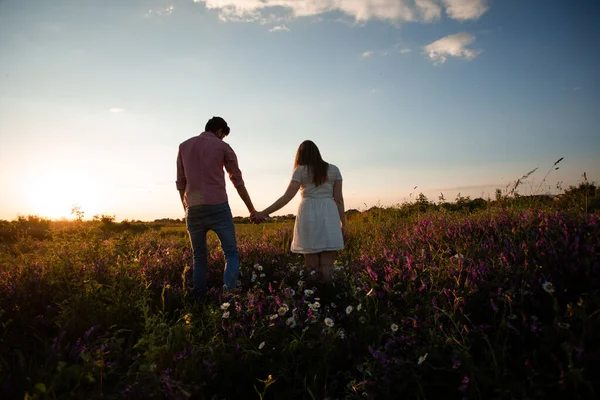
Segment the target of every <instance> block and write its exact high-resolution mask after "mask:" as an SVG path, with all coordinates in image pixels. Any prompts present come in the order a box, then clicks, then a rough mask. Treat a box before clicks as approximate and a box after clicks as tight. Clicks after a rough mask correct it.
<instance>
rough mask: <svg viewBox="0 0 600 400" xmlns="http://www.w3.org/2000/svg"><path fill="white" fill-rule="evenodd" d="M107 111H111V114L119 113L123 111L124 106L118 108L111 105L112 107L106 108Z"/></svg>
mask: <svg viewBox="0 0 600 400" xmlns="http://www.w3.org/2000/svg"><path fill="white" fill-rule="evenodd" d="M108 111H109V112H111V113H113V114H119V113H122V112H124V111H125V109H124V108H118V107H113V108H109V109H108Z"/></svg>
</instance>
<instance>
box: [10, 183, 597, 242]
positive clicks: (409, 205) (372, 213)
mask: <svg viewBox="0 0 600 400" xmlns="http://www.w3.org/2000/svg"><path fill="white" fill-rule="evenodd" d="M539 205H548V206H553V207H557V208H562V209H569V210H575V211H577V212H583V213H591V212H598V211H600V189H599V188H598V187H597V186H596V184H595V183H594V182H589V181H587V179H586V180H585V181H584V182H582V183H580V184H579V185H577V186H569V188H568V189H566V190H564V192H563V193H562V194H559V195H543V194H540V195H528V196H523V195H519V194H518V193H511V194H510V195H507V194H503V192H502V191H501V190H500V189H497V190H496V194H495V198H494V199H491V198H488V199H483V198H481V197H478V198H475V199H471V198H470V197H469V196H466V197H465V196H462V195H461V194H460V193H459V194H458V195H457V196H456V198H455V199H454V201H453V202H448V201H447V200H446V199H445V198H444V195H443V194H440V196H439V197H438V202H433V201H431V200H429V199H428V198H427V196H425V195H424V194H423V193H419V194H418V195H417V197H416V198H415V200H414V201H412V202H405V203H403V204H397V205H395V206H392V207H387V208H386V210H389V209H393V212H395V213H397V214H399V215H400V216H403V215H405V216H410V215H414V214H424V213H427V212H431V211H440V210H441V211H444V212H459V213H472V212H476V211H478V210H482V209H486V208H489V207H511V208H526V207H532V206H539ZM383 210H384V208H382V207H378V206H375V207H371V208H369V209H367V210H364V211H359V210H357V209H349V210H347V211H346V217H347V219H348V220H352V219H353V218H356V217H357V216H361V217H363V218H373V217H376V216H377V215H378V214H379V213H381V212H382V211H383ZM72 214H73V216H74V220H72V221H69V220H59V221H52V220H50V219H47V218H42V217H38V216H36V215H28V216H22V215H20V216H18V217H17V218H16V219H15V220H12V221H6V220H0V243H1V242H13V241H16V240H17V239H19V238H21V237H30V238H33V239H46V238H49V237H50V236H51V231H52V229H54V230H55V231H59V232H60V231H61V229H62V230H65V231H68V230H69V229H80V230H85V229H94V230H97V231H100V232H106V233H109V232H126V231H127V232H143V231H146V230H151V229H152V230H160V229H163V228H167V229H181V228H182V227H184V226H185V220H184V219H183V218H181V219H172V218H161V219H155V220H154V221H152V222H144V221H139V220H123V221H121V222H115V216H114V215H104V214H102V215H96V216H94V217H92V220H91V221H90V220H87V221H85V220H84V219H83V218H84V213H83V211H82V210H81V209H80V208H79V207H74V208H73V212H72ZM295 218H296V216H295V215H294V214H286V215H278V216H274V217H273V218H271V219H270V220H268V221H267V222H266V223H275V222H283V221H293V220H295ZM234 222H235V223H236V224H250V223H252V221H250V218H248V217H234Z"/></svg>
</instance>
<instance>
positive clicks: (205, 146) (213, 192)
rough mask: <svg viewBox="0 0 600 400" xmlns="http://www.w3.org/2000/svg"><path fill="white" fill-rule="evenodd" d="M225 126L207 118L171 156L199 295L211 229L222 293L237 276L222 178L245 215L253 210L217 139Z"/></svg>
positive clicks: (232, 158) (228, 152) (232, 159)
mask: <svg viewBox="0 0 600 400" xmlns="http://www.w3.org/2000/svg"><path fill="white" fill-rule="evenodd" d="M229 131H230V129H229V126H228V125H227V122H225V120H224V119H223V118H221V117H213V118H211V119H210V120H209V121H208V122H207V123H206V127H205V129H204V132H203V133H202V134H200V135H199V136H195V137H193V138H191V139H188V140H186V141H185V142H183V143H181V144H180V145H179V153H178V155H177V182H176V185H177V190H178V191H179V195H180V197H181V202H182V204H183V208H184V210H185V211H186V224H187V229H188V233H189V235H190V242H191V244H192V252H193V256H194V269H193V275H194V290H195V291H197V292H200V293H201V292H205V291H206V289H207V287H206V286H207V285H206V264H207V246H206V233H207V232H208V231H209V230H213V231H214V232H215V233H216V234H217V236H218V237H219V240H220V241H221V247H222V248H223V252H224V253H225V271H224V273H223V283H224V285H223V290H224V291H228V290H231V289H233V288H235V286H236V284H237V280H238V277H239V269H240V263H239V255H238V250H237V242H236V238H235V227H234V225H233V216H232V214H231V209H230V208H229V203H228V200H227V192H226V189H225V174H224V172H223V167H225V169H226V170H227V172H228V174H229V179H230V180H231V182H232V183H233V185H234V186H235V188H236V189H237V192H238V194H239V195H240V197H241V198H242V200H243V201H244V203H245V204H246V207H248V211H249V212H250V215H251V217H252V216H254V214H255V213H256V210H255V209H254V206H253V205H252V200H250V195H249V194H248V191H247V190H246V187H245V186H244V181H243V179H242V171H240V169H239V167H238V161H237V156H236V155H235V152H234V151H233V149H232V148H231V147H230V146H229V145H228V144H227V143H225V142H224V141H223V138H225V137H226V136H227V135H229Z"/></svg>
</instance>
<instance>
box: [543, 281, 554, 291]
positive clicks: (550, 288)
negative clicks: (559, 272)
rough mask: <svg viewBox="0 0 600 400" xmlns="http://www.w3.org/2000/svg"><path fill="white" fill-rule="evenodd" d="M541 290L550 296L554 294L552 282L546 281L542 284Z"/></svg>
mask: <svg viewBox="0 0 600 400" xmlns="http://www.w3.org/2000/svg"><path fill="white" fill-rule="evenodd" d="M542 288H543V289H544V290H545V291H546V293H550V294H552V293H554V285H553V284H552V282H548V281H546V282H544V283H543V284H542Z"/></svg>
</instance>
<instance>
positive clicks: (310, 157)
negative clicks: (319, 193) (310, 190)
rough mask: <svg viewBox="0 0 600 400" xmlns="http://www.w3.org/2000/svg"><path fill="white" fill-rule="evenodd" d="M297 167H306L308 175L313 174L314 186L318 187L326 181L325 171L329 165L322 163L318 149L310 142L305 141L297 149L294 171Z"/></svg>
mask: <svg viewBox="0 0 600 400" xmlns="http://www.w3.org/2000/svg"><path fill="white" fill-rule="evenodd" d="M298 165H306V166H307V167H308V173H309V174H310V173H311V172H312V174H313V183H314V184H315V186H319V185H320V184H322V183H325V182H326V181H327V180H328V177H327V169H328V168H329V164H327V163H326V162H325V161H323V158H321V152H320V151H319V148H318V147H317V145H316V144H314V143H313V142H312V141H310V140H305V141H304V142H302V143H301V144H300V147H298V151H297V152H296V160H295V161H294V169H295V168H296V167H297V166H298Z"/></svg>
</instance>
